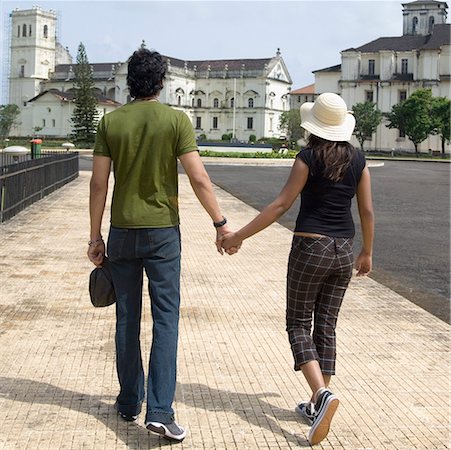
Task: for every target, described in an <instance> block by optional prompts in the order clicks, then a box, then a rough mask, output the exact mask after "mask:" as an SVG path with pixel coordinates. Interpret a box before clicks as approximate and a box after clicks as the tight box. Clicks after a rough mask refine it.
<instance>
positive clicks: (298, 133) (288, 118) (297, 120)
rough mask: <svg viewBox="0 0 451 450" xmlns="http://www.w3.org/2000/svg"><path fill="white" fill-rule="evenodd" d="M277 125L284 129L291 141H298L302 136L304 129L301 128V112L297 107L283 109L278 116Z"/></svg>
mask: <svg viewBox="0 0 451 450" xmlns="http://www.w3.org/2000/svg"><path fill="white" fill-rule="evenodd" d="M279 127H280V129H281V130H286V132H287V135H288V136H287V137H288V138H289V139H290V140H292V141H298V140H299V139H300V138H301V137H303V136H304V130H303V129H302V128H301V114H300V112H299V108H296V109H290V110H289V111H285V112H283V113H282V115H281V116H280V123H279Z"/></svg>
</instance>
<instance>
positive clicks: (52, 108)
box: [9, 7, 292, 141]
mask: <svg viewBox="0 0 451 450" xmlns="http://www.w3.org/2000/svg"><path fill="white" fill-rule="evenodd" d="M10 20H11V45H10V70H9V103H14V104H16V105H18V106H19V107H20V109H21V116H20V121H21V124H20V125H19V126H17V127H16V128H15V129H13V130H12V131H11V135H17V136H30V135H31V133H32V132H33V131H34V130H39V133H40V134H42V135H44V136H55V137H56V136H61V137H63V136H67V135H69V134H70V133H71V130H72V127H71V121H70V117H71V114H72V111H73V107H74V104H73V95H74V87H73V84H74V64H73V61H72V57H71V55H70V54H69V51H68V50H67V48H64V47H63V46H62V45H61V43H59V42H58V41H57V39H56V27H57V16H56V13H55V12H54V11H44V10H42V9H41V8H39V7H33V8H32V9H29V10H18V9H16V10H15V11H13V12H12V13H11V14H10ZM165 59H166V62H167V65H168V71H167V74H166V80H165V83H164V88H163V90H162V91H161V94H160V101H161V102H162V103H165V104H167V105H169V106H172V107H174V108H176V109H180V110H183V111H185V113H186V114H187V115H188V116H189V117H190V119H191V121H192V123H193V127H194V128H195V131H196V135H197V136H201V135H204V136H205V137H206V138H207V139H221V137H222V135H223V134H231V135H232V136H233V137H235V138H236V139H238V140H242V141H248V140H249V138H250V136H251V135H254V136H255V137H256V138H257V139H259V138H262V137H279V136H280V135H281V134H284V132H283V130H280V129H279V123H280V116H281V114H282V113H283V112H284V111H287V110H288V109H289V107H290V105H289V92H290V89H291V84H292V81H291V77H290V74H289V72H288V69H287V67H286V65H285V63H284V61H283V58H282V56H281V54H280V51H279V50H277V53H276V55H275V56H274V57H270V58H262V59H233V60H208V61H206V60H201V61H194V60H193V61H182V60H180V59H177V58H173V57H169V56H165ZM91 67H92V74H93V79H94V83H95V95H96V97H97V100H98V113H99V116H100V117H101V116H102V115H103V114H107V113H108V112H110V111H112V110H114V109H116V108H117V107H119V106H120V105H121V104H124V103H127V102H129V101H131V98H130V95H129V91H128V88H127V84H126V76H127V63H126V62H122V63H121V62H115V63H93V64H91Z"/></svg>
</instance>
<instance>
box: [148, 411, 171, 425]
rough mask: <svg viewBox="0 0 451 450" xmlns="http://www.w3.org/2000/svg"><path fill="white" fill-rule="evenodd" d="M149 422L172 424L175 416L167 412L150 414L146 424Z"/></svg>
mask: <svg viewBox="0 0 451 450" xmlns="http://www.w3.org/2000/svg"><path fill="white" fill-rule="evenodd" d="M149 422H160V423H172V422H174V414H172V413H165V412H149V413H147V415H146V424H148V423H149Z"/></svg>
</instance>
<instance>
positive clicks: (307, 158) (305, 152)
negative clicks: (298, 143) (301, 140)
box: [296, 147, 313, 165]
mask: <svg viewBox="0 0 451 450" xmlns="http://www.w3.org/2000/svg"><path fill="white" fill-rule="evenodd" d="M312 155H313V149H312V148H308V147H305V148H301V151H300V152H299V153H298V154H297V155H296V158H299V159H300V160H301V161H304V162H305V163H306V164H307V165H310V162H311V161H312Z"/></svg>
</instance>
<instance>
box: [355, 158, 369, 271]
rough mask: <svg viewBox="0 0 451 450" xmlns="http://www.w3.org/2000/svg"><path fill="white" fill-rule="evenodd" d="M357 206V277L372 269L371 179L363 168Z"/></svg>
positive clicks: (358, 188) (367, 170)
mask: <svg viewBox="0 0 451 450" xmlns="http://www.w3.org/2000/svg"><path fill="white" fill-rule="evenodd" d="M357 205H358V209H359V216H360V224H361V227H362V250H361V251H360V254H359V256H358V257H357V259H356V263H355V267H356V269H357V276H362V275H368V274H369V273H370V271H371V268H372V264H373V262H372V258H373V240H374V211H373V200H372V196H371V178H370V171H369V169H368V167H365V169H363V172H362V176H361V178H360V181H359V185H358V186H357Z"/></svg>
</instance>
